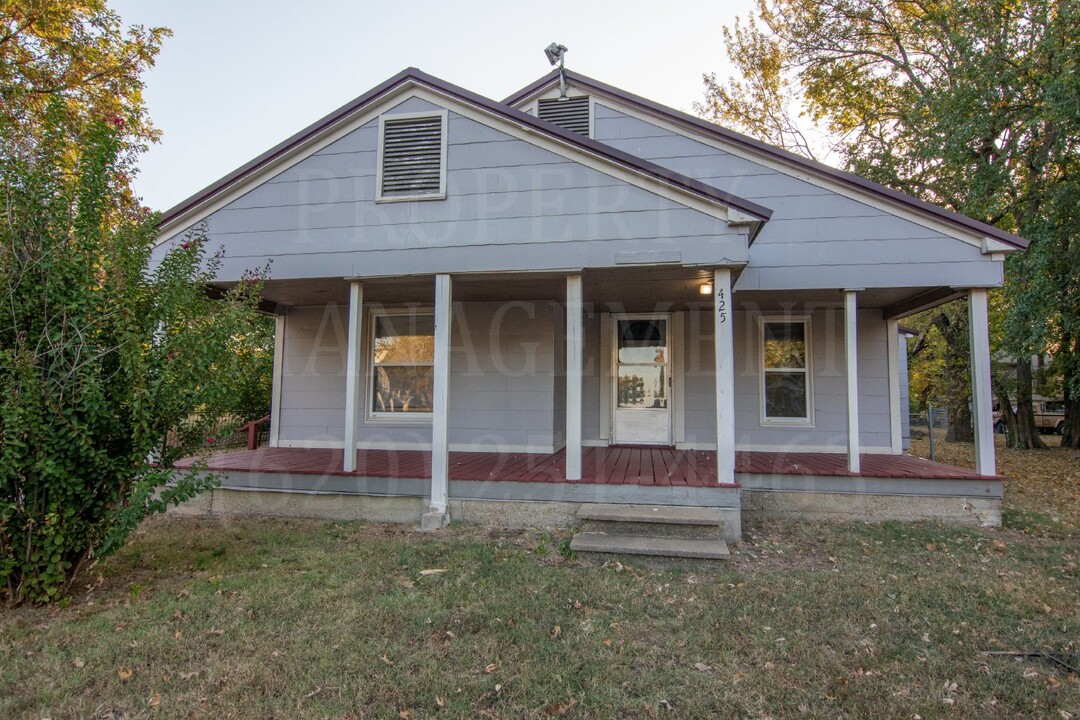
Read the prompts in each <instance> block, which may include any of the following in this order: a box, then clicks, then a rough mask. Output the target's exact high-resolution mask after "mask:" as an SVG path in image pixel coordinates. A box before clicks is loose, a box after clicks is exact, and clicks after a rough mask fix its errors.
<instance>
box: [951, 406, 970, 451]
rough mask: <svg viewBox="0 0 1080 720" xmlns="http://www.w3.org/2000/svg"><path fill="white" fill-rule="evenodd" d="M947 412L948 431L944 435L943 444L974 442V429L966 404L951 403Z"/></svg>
mask: <svg viewBox="0 0 1080 720" xmlns="http://www.w3.org/2000/svg"><path fill="white" fill-rule="evenodd" d="M948 411H949V429H948V431H947V432H946V433H945V442H974V441H975V428H974V426H973V425H972V422H971V408H969V407H968V405H967V403H963V404H959V403H951V404H950V405H949V408H948Z"/></svg>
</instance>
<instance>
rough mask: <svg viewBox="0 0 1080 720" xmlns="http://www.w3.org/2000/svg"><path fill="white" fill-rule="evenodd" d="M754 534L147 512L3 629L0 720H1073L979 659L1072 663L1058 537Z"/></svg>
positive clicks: (858, 528) (1066, 679) (910, 532)
mask: <svg viewBox="0 0 1080 720" xmlns="http://www.w3.org/2000/svg"><path fill="white" fill-rule="evenodd" d="M752 533H753V534H752V536H751V537H750V538H749V540H748V542H747V543H745V544H744V545H743V546H741V548H740V549H739V550H738V551H737V552H736V553H735V556H734V561H733V562H732V563H731V564H729V565H726V566H720V567H719V568H718V569H715V568H709V567H701V566H698V567H690V568H682V569H679V568H670V567H669V568H655V567H654V568H649V567H646V566H644V565H639V564H633V562H632V561H631V564H629V565H623V564H618V563H616V562H611V563H608V564H606V565H605V564H602V563H599V562H592V561H590V562H589V563H586V562H584V561H581V560H578V559H573V558H566V557H564V556H563V555H562V553H561V550H560V549H561V548H562V547H565V542H564V541H565V537H566V536H544V535H540V534H531V533H530V534H513V533H489V532H488V531H484V530H479V529H476V528H469V527H455V528H451V529H449V530H448V531H447V532H445V533H441V534H433V535H423V534H420V533H418V532H414V531H411V530H409V529H407V528H402V527H393V526H383V525H362V524H359V523H355V524H354V523H332V522H315V521H289V522H284V521H270V520H226V519H221V520H213V521H207V520H196V519H181V518H163V519H159V520H157V521H154V522H151V523H148V524H147V525H146V526H145V527H144V528H143V529H142V530H141V532H140V533H139V535H138V537H137V538H136V539H135V541H134V542H133V543H132V544H131V545H130V546H129V547H128V548H127V549H126V550H124V551H123V552H122V553H120V554H119V555H118V556H116V557H114V558H113V559H111V560H110V561H109V562H107V563H104V564H103V566H101V567H99V568H96V569H95V570H94V571H93V573H92V576H91V577H89V578H87V579H86V581H85V582H84V584H83V586H80V587H79V588H78V589H77V591H76V592H75V593H74V595H73V597H72V600H71V604H70V605H69V606H68V607H66V608H53V609H49V608H31V607H23V608H19V609H16V610H8V611H3V612H0V642H2V645H3V647H2V652H0V687H2V688H3V691H2V692H0V717H2V718H46V717H48V718H53V719H54V720H58V719H59V718H141V717H162V718H164V717H169V718H172V717H198V718H202V717H206V718H223V717H234V718H270V717H273V718H294V717H319V718H321V717H327V718H375V717H390V718H397V717H402V718H423V717H436V716H439V717H489V718H522V717H538V718H544V717H560V716H561V717H641V718H648V717H680V718H688V717H732V718H745V717H751V718H759V717H760V718H764V717H771V718H787V717H809V718H812V717H829V718H836V717H851V718H866V717H875V718H878V717H896V718H913V717H915V716H921V717H923V718H937V717H950V718H986V717H1031V718H1055V719H1061V718H1067V717H1070V716H1075V717H1078V718H1080V677H1077V676H1076V675H1070V674H1069V673H1067V672H1064V671H1063V670H1062V669H1061V668H1058V667H1055V666H1054V665H1052V664H1049V663H1047V662H1045V661H1043V660H1039V659H1014V658H1010V657H1001V656H997V657H987V656H983V655H982V654H981V651H984V650H1027V649H1043V650H1053V651H1069V652H1077V651H1078V649H1077V647H1076V641H1077V639H1078V638H1080V609H1078V601H1077V598H1078V597H1080V581H1078V579H1077V561H1078V552H1077V550H1078V545H1077V544H1076V543H1075V541H1073V540H1070V539H1060V538H1058V539H1051V538H1040V537H1031V536H1027V535H1023V534H1020V533H1018V532H1011V531H978V530H963V529H951V528H942V527H939V526H934V525H884V526H880V525H879V526H870V525H863V524H855V525H846V526H844V525H833V526H827V525H793V524H783V525H779V524H778V525H768V526H762V527H758V528H754V529H752ZM425 570H444V571H445V572H438V573H433V574H424V571H425Z"/></svg>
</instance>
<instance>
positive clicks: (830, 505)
mask: <svg viewBox="0 0 1080 720" xmlns="http://www.w3.org/2000/svg"><path fill="white" fill-rule="evenodd" d="M742 512H743V515H744V516H745V517H746V519H747V520H751V521H752V520H755V519H758V518H792V519H801V520H826V521H828V520H868V521H875V522H880V521H886V520H898V521H903V522H916V521H919V520H934V521H937V522H943V523H952V524H957V525H974V526H984V527H998V526H1000V525H1001V500H1000V499H999V498H987V497H940V496H911V495H856V494H852V493H829V492H777V491H766V490H743V493H742Z"/></svg>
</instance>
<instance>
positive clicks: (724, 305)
mask: <svg viewBox="0 0 1080 720" xmlns="http://www.w3.org/2000/svg"><path fill="white" fill-rule="evenodd" d="M713 301H714V307H713V310H714V315H713V321H714V323H715V332H714V333H713V334H714V342H715V355H716V373H715V377H716V478H717V480H719V481H720V482H722V483H733V482H735V332H734V325H735V323H734V318H733V316H732V314H731V311H732V303H731V270H730V269H729V268H717V269H715V270H713Z"/></svg>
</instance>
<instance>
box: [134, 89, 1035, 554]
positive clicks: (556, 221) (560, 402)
mask: <svg viewBox="0 0 1080 720" xmlns="http://www.w3.org/2000/svg"><path fill="white" fill-rule="evenodd" d="M563 77H564V81H565V94H566V97H565V98H563V97H561V95H562V92H563V90H562V85H561V83H560V76H559V73H558V71H556V72H554V73H552V74H550V75H547V76H546V77H543V78H541V79H540V80H538V81H536V82H534V83H533V84H531V85H529V86H527V87H525V88H524V89H522V90H521V91H520V92H517V93H515V94H514V95H513V96H511V97H510V98H507V99H506V100H504V101H502V102H498V101H495V100H491V99H488V98H485V97H481V96H479V95H477V94H475V93H472V92H469V91H468V90H465V89H462V88H460V87H456V86H454V85H452V84H450V83H447V82H444V81H442V80H440V79H438V78H435V77H432V76H431V75H428V74H426V73H423V72H421V71H419V70H416V69H408V70H405V71H403V72H401V73H400V74H398V75H396V76H394V77H393V78H390V79H389V80H387V81H386V82H384V83H382V84H381V85H379V86H378V87H376V88H374V89H372V90H370V91H369V92H367V93H365V94H364V95H362V96H360V97H359V98H357V99H356V100H354V101H353V102H351V103H349V104H348V105H346V106H344V107H342V108H340V109H339V110H337V111H335V112H333V113H331V114H330V115H328V116H326V117H324V118H322V119H321V120H319V121H318V122H316V123H314V124H313V125H311V126H310V127H308V128H305V129H304V130H302V131H301V132H299V133H297V134H296V135H294V136H293V137H291V138H289V139H287V140H285V141H284V142H282V143H281V144H280V145H278V146H276V147H274V148H272V149H271V150H269V151H267V152H266V153H264V154H263V155H260V156H259V157H257V158H255V159H254V160H252V161H251V162H249V163H247V164H246V165H244V166H243V167H241V168H239V169H237V170H236V171H235V172H233V173H231V174H229V175H227V176H226V177H224V178H222V179H221V180H219V181H218V182H216V183H214V184H213V185H211V186H210V187H208V188H206V189H204V190H202V191H200V192H198V193H196V194H195V195H193V196H192V197H191V198H189V199H188V200H185V201H184V202H182V203H180V204H179V205H177V206H176V207H175V208H173V209H171V210H169V211H168V212H166V213H165V214H164V216H163V218H162V219H161V223H160V238H159V246H158V248H157V249H156V251H155V252H156V253H157V254H158V256H160V254H161V253H163V252H164V251H165V250H166V249H167V248H169V247H170V246H172V245H173V244H175V243H178V242H181V241H182V239H183V237H184V234H185V232H187V231H188V230H189V229H190V228H192V227H194V226H196V225H199V224H203V225H204V227H205V228H206V232H207V234H208V237H209V238H210V241H211V242H212V243H213V244H214V245H217V244H220V245H221V247H222V249H223V254H222V263H221V269H220V273H219V279H220V281H221V283H222V284H223V285H227V284H229V283H230V282H235V281H236V280H237V279H239V278H240V276H241V274H242V273H243V272H244V271H245V270H247V269H249V268H254V267H260V266H262V265H264V264H265V263H266V262H267V261H271V262H272V265H271V279H270V280H269V281H268V282H267V283H266V286H265V293H264V302H265V305H266V307H267V308H268V310H269V311H271V312H273V313H274V314H275V316H276V318H277V320H276V322H277V326H276V327H277V336H276V344H275V363H274V366H275V374H274V383H273V415H272V424H271V430H270V438H271V439H270V447H269V448H261V449H258V450H255V451H250V452H240V453H231V454H225V455H219V456H215V457H212V458H211V459H210V461H209V467H210V468H211V469H222V470H227V471H228V472H229V475H228V480H227V482H226V485H225V488H224V489H223V490H221V491H217V492H216V493H215V494H214V497H213V499H212V500H207V501H206V503H208V504H207V505H206V507H205V508H204V509H206V510H213V511H220V512H230V511H240V510H243V509H258V510H259V511H265V512H270V511H273V512H282V513H295V514H309V513H312V514H329V515H334V516H350V517H352V516H356V517H371V518H379V519H390V520H400V521H406V522H417V521H420V520H421V519H422V522H423V525H424V526H425V527H429V528H437V527H441V526H442V525H444V524H445V523H446V522H447V520H448V518H449V517H451V516H455V517H464V518H466V519H492V520H494V521H498V522H522V523H552V522H573V521H574V517H575V514H579V515H580V516H583V517H584V516H588V514H589V512H590V511H591V510H595V509H596V507H598V506H600V505H601V504H602V505H603V506H604V508H605V511H610V510H611V507H614V508H615V510H616V511H617V510H618V509H619V507H620V506H621V505H625V506H627V507H626V510H627V512H630V513H631V514H632V512H631V511H632V510H633V509H634V508H640V506H650V507H655V508H664V507H677V508H683V509H685V508H690V509H699V510H700V509H702V508H705V509H709V510H710V512H715V513H716V514H717V516H718V517H721V518H722V519H723V520H724V533H725V535H726V537H727V538H728V539H729V540H731V539H737V538H738V536H739V533H740V522H741V518H742V513H743V512H747V513H759V514H769V513H781V514H799V515H803V516H807V517H873V518H886V517H896V518H922V517H940V518H949V519H953V520H956V521H961V522H981V523H989V524H992V523H996V522H999V520H1000V497H1001V478H999V477H997V476H996V475H995V469H994V446H993V436H992V428H991V403H992V400H991V394H990V373H989V345H988V335H987V289H988V288H992V287H997V286H1000V285H1001V283H1002V277H1003V276H1002V266H1003V260H1004V257H1005V255H1006V254H1008V253H1011V252H1015V251H1018V250H1021V249H1023V248H1024V247H1025V246H1026V242H1025V241H1024V240H1023V239H1021V238H1018V237H1015V236H1013V235H1010V234H1008V233H1005V232H1002V231H1001V230H998V229H996V228H994V227H991V226H988V225H984V224H982V223H980V222H976V221H974V220H971V219H969V218H966V217H963V216H960V215H957V214H954V213H952V212H949V211H947V210H944V209H942V208H939V207H935V206H934V205H931V204H928V203H926V202H923V201H921V200H918V199H915V198H912V197H908V196H906V195H903V194H901V193H898V192H895V191H892V190H889V189H887V188H884V187H881V186H879V185H876V184H874V183H871V182H869V181H867V180H865V179H862V178H860V177H857V176H855V175H851V174H849V173H845V172H841V171H839V170H836V169H834V168H830V167H827V166H824V165H820V164H817V163H814V162H811V161H808V160H806V159H803V158H801V157H797V156H795V155H792V154H790V153H787V152H785V151H783V150H779V149H777V148H774V147H771V146H769V145H766V144H763V143H761V142H758V141H756V140H753V139H751V138H748V137H745V136H743V135H740V134H737V133H734V132H731V131H729V130H726V129H724V128H722V127H718V126H716V125H714V124H711V123H708V122H705V121H703V120H700V119H698V118H695V117H692V116H689V115H686V114H683V113H680V112H677V111H675V110H672V109H670V108H667V107H664V106H662V105H659V104H657V103H654V102H651V101H649V100H647V99H644V98H641V97H638V96H636V95H633V94H631V93H629V92H627V91H624V90H620V89H618V88H615V87H611V86H609V85H606V84H604V83H601V82H598V81H596V80H592V79H590V78H587V77H585V76H583V75H579V74H577V73H573V72H569V71H567V72H566V73H565V75H564V76H563ZM963 296H967V297H968V298H969V300H970V308H971V310H970V313H971V323H970V325H971V343H970V345H971V349H972V350H971V351H972V359H973V363H972V367H973V374H972V383H973V389H974V405H975V418H976V427H977V432H976V435H977V451H978V468H977V471H976V472H971V471H968V470H962V469H959V468H954V467H949V466H945V465H941V464H937V463H930V462H926V461H923V460H919V459H916V458H911V457H908V456H906V455H904V454H903V447H902V442H903V441H902V434H903V423H904V419H905V416H906V413H907V407H906V402H902V398H901V395H902V389H901V386H902V384H903V381H902V380H901V378H900V375H901V367H902V365H901V363H902V360H901V347H902V344H901V342H900V334H899V331H898V321H899V320H900V319H901V318H903V317H904V316H905V315H909V314H911V313H914V312H917V311H919V310H923V309H925V308H929V307H932V306H934V305H937V304H940V303H944V302H948V301H950V300H952V299H954V298H958V297H963ZM343 448H345V451H343ZM249 491H261V492H258V493H256V492H249ZM583 509H584V513H583V512H582V510H583ZM616 514H617V513H616Z"/></svg>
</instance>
